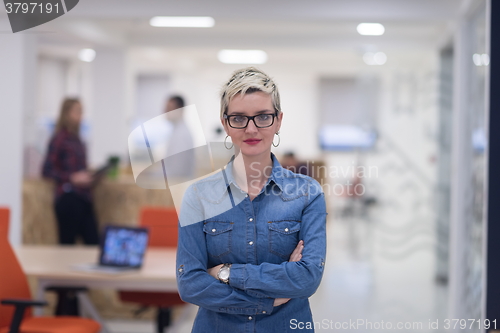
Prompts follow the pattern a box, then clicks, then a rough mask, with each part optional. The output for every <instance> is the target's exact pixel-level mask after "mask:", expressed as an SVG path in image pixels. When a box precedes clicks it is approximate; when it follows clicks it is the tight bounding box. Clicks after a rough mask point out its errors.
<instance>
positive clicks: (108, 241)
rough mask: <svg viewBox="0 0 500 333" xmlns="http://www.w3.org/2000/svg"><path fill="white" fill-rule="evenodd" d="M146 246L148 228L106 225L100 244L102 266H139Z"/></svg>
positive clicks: (100, 262)
mask: <svg viewBox="0 0 500 333" xmlns="http://www.w3.org/2000/svg"><path fill="white" fill-rule="evenodd" d="M147 246H148V229H146V228H131V227H118V226H107V227H106V229H105V232H104V240H103V243H102V246H101V256H100V260H99V264H100V265H102V266H116V267H133V268H139V267H141V265H142V261H143V259H144V253H145V252H146V248H147Z"/></svg>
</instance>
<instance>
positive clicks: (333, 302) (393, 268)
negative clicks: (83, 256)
mask: <svg viewBox="0 0 500 333" xmlns="http://www.w3.org/2000/svg"><path fill="white" fill-rule="evenodd" d="M337 208H338V207H337ZM370 209H371V210H372V211H371V212H369V214H368V215H365V216H363V217H359V216H358V217H354V216H352V215H351V216H349V214H347V216H340V214H329V220H328V255H327V265H326V269H325V273H324V277H323V281H322V284H321V286H320V288H319V290H318V291H317V292H316V294H315V295H314V296H313V297H311V299H310V301H311V307H312V311H313V315H314V321H315V322H317V323H318V324H317V325H318V326H317V331H318V332H323V331H339V332H340V331H347V330H350V331H353V330H354V331H356V332H360V333H361V332H371V331H373V332H375V331H376V332H431V331H432V332H442V331H444V330H440V329H431V328H429V323H430V322H435V321H436V320H439V322H440V323H442V320H443V318H444V317H445V315H446V308H447V306H446V300H447V289H446V287H445V286H439V285H438V284H436V283H435V277H434V267H435V253H434V246H433V242H432V241H429V237H430V236H429V235H424V236H421V238H422V239H418V237H420V236H419V235H418V234H417V235H414V236H415V237H413V236H412V237H411V239H409V240H405V239H403V240H401V239H399V238H398V237H399V236H398V235H391V233H387V232H386V231H387V230H385V229H384V228H385V227H383V225H381V224H380V223H379V222H377V220H376V219H373V218H371V216H378V217H379V220H382V219H380V217H381V216H384V209H383V207H374V208H370ZM383 220H384V223H386V224H387V222H388V220H387V219H383ZM389 222H390V221H389ZM391 237H392V238H391ZM426 240H427V242H426ZM398 242H400V243H401V244H402V245H403V246H406V245H408V247H407V248H403V250H402V251H399V252H395V251H392V250H391V244H395V243H398ZM412 244H414V245H415V244H416V245H415V246H413V245H412ZM412 246H413V247H412ZM195 313H196V307H194V306H193V307H192V308H191V310H190V312H189V315H188V318H187V320H186V321H185V322H184V323H183V324H182V325H181V326H180V327H178V328H176V329H175V333H184V332H190V331H191V324H192V321H193V320H194V316H195ZM353 323H354V324H353ZM370 323H371V324H370ZM398 324H399V325H406V328H404V327H403V328H400V329H398V328H397V326H396V325H398ZM353 325H354V326H353ZM370 325H372V326H370ZM389 325H392V329H388V328H387V327H388V326H389ZM441 326H442V325H441ZM109 327H110V329H111V331H112V332H113V333H153V332H154V326H153V323H151V322H141V321H134V322H129V321H126V322H124V321H110V322H109ZM342 327H344V329H342ZM377 327H378V328H377ZM170 332H172V333H173V330H171V331H170Z"/></svg>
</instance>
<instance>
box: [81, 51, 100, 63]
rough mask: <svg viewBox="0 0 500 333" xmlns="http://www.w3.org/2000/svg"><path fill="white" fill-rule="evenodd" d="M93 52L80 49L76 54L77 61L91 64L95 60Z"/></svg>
mask: <svg viewBox="0 0 500 333" xmlns="http://www.w3.org/2000/svg"><path fill="white" fill-rule="evenodd" d="M95 54H96V53H95V50H93V49H81V50H80V51H79V52H78V59H80V60H81V61H85V62H92V61H94V59H95Z"/></svg>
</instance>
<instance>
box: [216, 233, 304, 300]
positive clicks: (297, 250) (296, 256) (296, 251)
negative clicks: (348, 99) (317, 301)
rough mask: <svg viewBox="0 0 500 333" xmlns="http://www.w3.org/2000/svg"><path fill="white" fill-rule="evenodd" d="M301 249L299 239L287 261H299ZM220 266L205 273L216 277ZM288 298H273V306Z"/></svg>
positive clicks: (302, 243)
mask: <svg viewBox="0 0 500 333" xmlns="http://www.w3.org/2000/svg"><path fill="white" fill-rule="evenodd" d="M303 249H304V241H303V240H301V241H299V243H298V244H297V246H296V247H295V249H294V250H293V252H292V254H291V255H290V259H289V260H288V262H297V261H300V259H302V250H303ZM222 266H223V264H220V265H217V266H214V267H212V268H209V269H208V270H207V273H208V274H210V275H211V276H213V277H214V278H216V279H217V273H218V272H219V270H220V268H221V267H222ZM290 299H291V298H282V297H279V298H275V299H274V304H273V306H279V305H282V304H285V303H286V302H288V301H289V300H290Z"/></svg>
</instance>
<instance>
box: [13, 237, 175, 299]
mask: <svg viewBox="0 0 500 333" xmlns="http://www.w3.org/2000/svg"><path fill="white" fill-rule="evenodd" d="M14 251H15V252H16V255H17V257H18V259H19V261H20V263H21V266H22V268H23V270H24V272H25V274H26V275H29V276H33V277H36V278H37V279H38V280H39V281H45V284H50V283H54V284H55V283H57V284H58V285H72V286H74V285H84V286H88V287H103V288H113V289H122V290H126V289H128V290H154V291H162V290H164V291H172V290H175V289H176V287H177V286H176V267H175V254H176V251H175V250H169V249H151V248H149V249H148V250H147V252H146V256H145V258H144V263H143V266H142V268H141V269H140V270H133V271H127V272H123V273H117V274H109V273H102V272H94V271H92V272H86V271H79V270H76V269H74V268H72V266H74V265H77V264H88V263H97V261H98V256H99V249H98V247H97V246H73V245H70V246H60V245H24V246H20V247H18V248H15V249H14Z"/></svg>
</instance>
